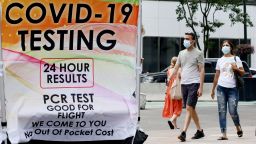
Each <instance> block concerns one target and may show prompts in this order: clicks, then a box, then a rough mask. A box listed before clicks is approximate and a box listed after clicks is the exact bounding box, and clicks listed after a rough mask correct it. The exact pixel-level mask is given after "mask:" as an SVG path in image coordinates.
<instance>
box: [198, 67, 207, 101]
mask: <svg viewBox="0 0 256 144" xmlns="http://www.w3.org/2000/svg"><path fill="white" fill-rule="evenodd" d="M198 69H199V73H200V86H199V89H198V92H197V94H198V96H199V97H200V96H202V93H203V87H204V76H205V72H204V65H203V64H201V63H200V64H198Z"/></svg>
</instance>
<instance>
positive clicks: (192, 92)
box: [187, 84, 204, 139]
mask: <svg viewBox="0 0 256 144" xmlns="http://www.w3.org/2000/svg"><path fill="white" fill-rule="evenodd" d="M198 88H199V84H192V85H191V86H190V88H189V92H188V93H189V95H188V102H187V105H188V110H189V111H190V114H191V118H192V119H193V121H194V123H195V125H196V128H197V132H196V133H195V135H194V136H193V137H192V139H199V138H202V137H204V132H203V130H202V129H201V126H200V122H199V118H198V115H197V112H196V104H197V100H198V95H197V91H198Z"/></svg>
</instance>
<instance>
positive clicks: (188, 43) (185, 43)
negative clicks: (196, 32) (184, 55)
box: [183, 40, 191, 48]
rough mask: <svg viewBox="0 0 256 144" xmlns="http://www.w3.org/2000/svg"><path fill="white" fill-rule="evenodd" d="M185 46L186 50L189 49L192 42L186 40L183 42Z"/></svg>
mask: <svg viewBox="0 0 256 144" xmlns="http://www.w3.org/2000/svg"><path fill="white" fill-rule="evenodd" d="M183 46H184V47H185V48H189V47H190V46H191V44H190V41H189V40H184V41H183Z"/></svg>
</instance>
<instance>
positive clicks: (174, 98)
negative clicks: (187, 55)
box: [163, 57, 182, 129]
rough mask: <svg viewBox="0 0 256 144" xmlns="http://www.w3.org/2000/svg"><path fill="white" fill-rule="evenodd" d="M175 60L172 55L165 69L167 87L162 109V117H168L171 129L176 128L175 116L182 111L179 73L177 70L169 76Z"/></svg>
mask: <svg viewBox="0 0 256 144" xmlns="http://www.w3.org/2000/svg"><path fill="white" fill-rule="evenodd" d="M176 61H177V57H173V58H172V59H171V63H170V66H169V68H168V71H167V88H166V96H165V106H164V109H163V117H165V118H169V120H168V124H169V127H170V128H171V129H178V126H177V118H178V117H179V116H180V114H181V112H182V95H181V86H180V73H179V72H178V73H177V74H176V75H174V76H173V77H172V78H171V77H170V76H171V75H172V74H173V70H174V66H175V64H176ZM167 105H169V106H167Z"/></svg>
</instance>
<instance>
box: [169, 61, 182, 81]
mask: <svg viewBox="0 0 256 144" xmlns="http://www.w3.org/2000/svg"><path fill="white" fill-rule="evenodd" d="M179 68H180V65H179V63H176V65H175V67H174V70H173V73H172V74H171V75H170V79H172V77H173V76H174V75H176V74H177V73H178V70H179Z"/></svg>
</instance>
